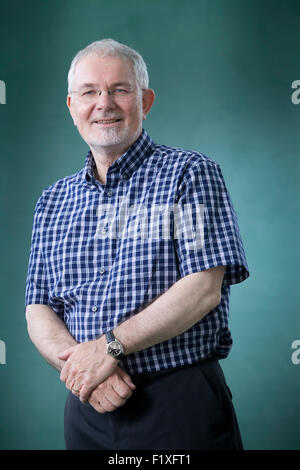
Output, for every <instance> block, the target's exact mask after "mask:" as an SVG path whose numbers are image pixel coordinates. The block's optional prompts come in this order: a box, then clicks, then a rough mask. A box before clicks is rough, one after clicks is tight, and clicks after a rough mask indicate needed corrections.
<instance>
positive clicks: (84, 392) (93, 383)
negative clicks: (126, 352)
mask: <svg viewBox="0 0 300 470" xmlns="http://www.w3.org/2000/svg"><path fill="white" fill-rule="evenodd" d="M116 364H117V363H116V362H112V363H110V364H108V365H106V366H103V367H102V368H101V372H102V373H101V374H100V375H97V376H95V375H93V376H87V377H84V381H83V382H84V385H83V386H82V388H81V390H80V397H79V398H80V401H81V402H82V403H85V402H86V401H87V400H88V399H89V396H90V394H91V393H92V391H93V390H95V388H96V387H97V386H98V385H99V384H101V383H102V382H104V381H105V380H106V379H107V378H108V377H109V376H110V375H111V374H112V373H113V368H115V367H116Z"/></svg>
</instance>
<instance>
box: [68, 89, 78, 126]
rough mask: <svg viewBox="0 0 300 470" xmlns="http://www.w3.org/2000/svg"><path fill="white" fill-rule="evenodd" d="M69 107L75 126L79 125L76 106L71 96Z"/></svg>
mask: <svg viewBox="0 0 300 470" xmlns="http://www.w3.org/2000/svg"><path fill="white" fill-rule="evenodd" d="M67 106H68V108H69V111H70V114H71V116H72V119H73V122H74V126H76V125H77V124H76V112H75V109H74V105H73V102H72V98H71V95H68V96H67Z"/></svg>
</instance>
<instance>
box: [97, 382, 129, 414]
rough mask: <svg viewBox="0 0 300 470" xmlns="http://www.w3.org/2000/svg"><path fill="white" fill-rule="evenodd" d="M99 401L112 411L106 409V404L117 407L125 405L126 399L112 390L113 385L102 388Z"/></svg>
mask: <svg viewBox="0 0 300 470" xmlns="http://www.w3.org/2000/svg"><path fill="white" fill-rule="evenodd" d="M131 393H132V392H131ZM128 398H129V397H128ZM100 401H101V405H102V406H103V407H104V408H105V409H106V410H107V411H112V410H110V409H108V408H107V406H110V405H112V406H114V407H115V408H119V407H120V406H123V405H125V403H126V401H127V397H126V398H123V397H121V396H120V394H119V393H117V392H116V391H115V390H114V388H113V386H107V387H105V389H104V393H103V398H101V399H100ZM105 405H107V406H105Z"/></svg>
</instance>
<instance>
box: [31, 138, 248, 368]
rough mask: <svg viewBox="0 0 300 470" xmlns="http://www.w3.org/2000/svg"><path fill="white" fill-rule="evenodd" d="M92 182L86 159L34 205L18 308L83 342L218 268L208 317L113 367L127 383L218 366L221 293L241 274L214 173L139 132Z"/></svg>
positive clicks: (222, 335)
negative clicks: (31, 309) (57, 323)
mask: <svg viewBox="0 0 300 470" xmlns="http://www.w3.org/2000/svg"><path fill="white" fill-rule="evenodd" d="M94 175H95V162H94V159H93V156H92V153H91V152H89V153H88V155H87V156H86V159H85V167H84V168H83V169H82V170H81V171H79V172H77V173H75V174H73V175H71V176H67V177H65V178H62V179H60V180H59V181H57V182H56V183H54V184H52V185H51V186H49V187H48V188H46V189H45V190H44V191H43V193H42V195H41V197H40V198H39V200H38V201H37V204H36V208H35V213H34V222H33V230H32V240H31V250H30V256H29V265H28V273H27V279H26V294H25V304H26V306H27V305H29V304H45V305H49V306H50V307H51V308H52V309H53V310H54V311H55V312H56V313H57V315H58V316H59V317H60V318H61V319H62V320H63V321H64V322H65V324H66V326H67V328H68V330H69V332H70V333H71V335H72V336H73V337H74V338H75V339H76V340H77V341H78V342H85V341H90V340H94V339H96V338H98V337H99V336H101V335H102V334H103V333H105V332H106V331H108V330H111V329H113V328H114V327H116V326H117V325H118V324H119V323H120V322H123V321H124V320H126V319H128V318H130V317H131V316H132V315H135V314H137V313H138V312H140V311H141V310H143V309H144V308H145V307H146V306H147V305H149V304H150V303H151V302H152V301H154V300H155V298H156V297H158V296H160V295H161V294H163V293H164V292H165V291H166V290H167V289H168V288H170V287H171V286H172V285H173V284H174V283H175V282H176V281H178V280H179V279H180V278H182V277H184V276H187V275H189V274H191V273H195V272H199V271H203V270H206V269H209V268H212V267H215V266H226V270H225V275H224V280H223V284H222V298H221V302H220V304H219V305H218V306H217V307H216V308H214V309H213V310H211V311H210V312H209V313H208V314H207V315H206V316H205V317H204V318H203V319H202V320H201V321H199V322H198V323H196V324H195V325H194V326H193V327H192V328H190V329H189V330H188V331H186V332H184V333H182V334H180V335H178V336H176V337H174V338H171V339H169V340H168V341H164V342H163V343H160V344H157V345H155V346H153V347H150V348H148V349H146V350H143V351H140V352H137V353H133V354H130V355H128V356H127V357H126V359H124V360H123V361H122V365H123V367H124V369H125V370H127V371H128V372H129V373H131V374H136V373H142V372H147V371H149V372H151V371H157V370H163V369H168V368H173V367H178V366H182V365H186V364H191V363H193V362H195V361H197V360H199V359H201V358H204V357H206V356H208V355H214V356H216V357H217V358H220V359H221V358H225V357H226V356H227V355H228V354H229V351H230V349H231V346H232V338H231V334H230V330H229V328H228V309H229V294H230V285H231V284H236V283H239V282H241V281H243V280H244V279H246V278H247V277H248V276H249V272H248V266H247V262H246V259H245V253H244V249H243V244H242V240H241V236H240V232H239V227H238V221H237V216H236V213H235V211H234V208H233V205H232V201H231V199H230V195H229V193H228V190H227V188H226V186H225V182H224V179H223V176H222V173H221V169H220V166H219V165H218V164H217V163H216V162H215V161H213V160H211V159H209V158H208V157H206V156H205V155H203V154H201V153H197V152H194V151H186V150H183V149H180V148H171V147H167V146H162V145H156V144H155V143H154V142H153V141H152V139H151V138H150V136H149V135H148V134H147V132H146V131H145V130H143V132H142V134H141V136H140V137H139V138H138V140H137V141H136V142H135V143H134V144H133V145H132V146H131V147H130V149H129V150H128V151H127V152H126V153H124V154H123V155H122V156H121V157H119V158H118V159H117V160H116V161H115V162H114V163H113V164H112V165H111V166H110V167H109V168H108V171H107V175H106V184H105V185H104V184H101V183H100V182H99V181H98V180H97V179H96V178H95V176H94ZM163 314H164V312H163V311H162V312H161V315H163ZM132 334H134V332H132Z"/></svg>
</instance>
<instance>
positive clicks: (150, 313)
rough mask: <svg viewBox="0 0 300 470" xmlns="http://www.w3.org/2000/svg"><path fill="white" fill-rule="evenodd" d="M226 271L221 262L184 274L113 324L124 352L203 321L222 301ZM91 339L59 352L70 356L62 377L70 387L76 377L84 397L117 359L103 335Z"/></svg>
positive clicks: (146, 345) (171, 335) (172, 334)
mask: <svg viewBox="0 0 300 470" xmlns="http://www.w3.org/2000/svg"><path fill="white" fill-rule="evenodd" d="M224 271H225V267H224V266H218V267H216V268H211V269H208V270H206V271H202V272H198V273H193V274H190V275H188V276H185V277H184V278H182V279H180V280H179V281H177V282H176V283H175V284H174V285H173V286H171V287H170V289H168V290H167V291H166V292H165V293H164V294H163V295H161V296H160V297H158V298H157V299H156V300H155V301H154V302H153V303H152V304H150V305H149V306H148V307H146V308H145V309H144V310H143V311H142V312H140V313H138V314H136V315H134V316H133V317H131V318H130V319H128V320H126V321H124V322H123V323H121V324H120V325H119V326H117V327H116V328H114V334H115V336H116V338H117V339H118V340H120V341H121V343H122V344H123V346H124V352H125V354H130V353H133V352H137V351H140V350H142V349H146V348H149V347H151V346H153V345H154V344H158V343H161V342H163V341H166V340H168V339H170V338H173V337H174V336H177V335H179V334H181V333H183V332H184V331H186V330H188V329H189V328H191V327H192V326H193V325H194V324H195V323H197V322H198V321H200V320H201V319H202V318H203V317H204V316H205V315H206V314H207V313H208V312H210V311H211V310H212V309H213V308H215V307H216V306H217V305H218V304H219V303H220V300H221V286H222V281H223V276H224ZM91 343H94V344H93V345H92V344H90V343H84V344H82V345H79V346H76V347H75V348H71V349H69V351H65V352H64V353H63V354H62V355H60V357H64V358H65V359H66V358H67V357H69V359H68V360H67V362H66V364H65V366H64V368H63V370H62V372H61V380H63V381H64V382H66V385H67V387H68V388H69V387H70V384H71V383H74V381H76V384H77V385H76V387H79V388H81V393H80V399H81V400H82V401H85V400H87V398H88V397H89V395H90V393H91V391H92V390H93V389H94V388H95V387H96V386H97V385H98V384H99V383H101V382H103V381H104V380H105V378H106V377H107V376H109V375H110V374H111V371H113V370H114V368H115V367H116V365H117V362H118V361H117V360H116V359H114V358H112V357H110V356H108V355H107V354H106V340H105V337H104V336H101V337H100V338H99V339H98V340H95V341H93V342H91ZM69 354H71V355H70V356H69Z"/></svg>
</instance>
